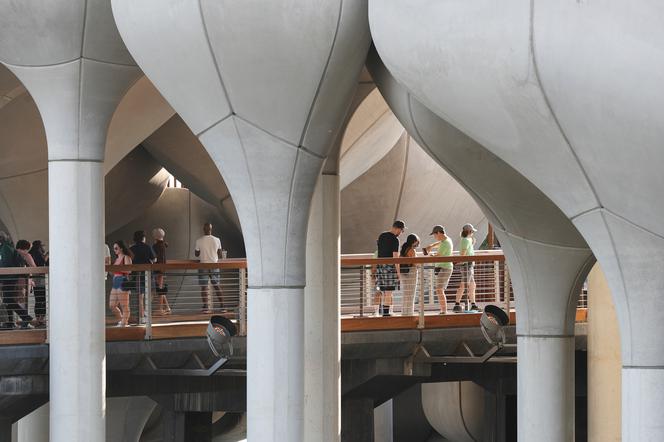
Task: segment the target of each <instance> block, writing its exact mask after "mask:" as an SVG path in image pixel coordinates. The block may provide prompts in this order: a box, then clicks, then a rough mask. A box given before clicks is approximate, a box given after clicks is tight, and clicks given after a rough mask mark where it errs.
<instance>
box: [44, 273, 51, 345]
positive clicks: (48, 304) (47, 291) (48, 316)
mask: <svg viewBox="0 0 664 442" xmlns="http://www.w3.org/2000/svg"><path fill="white" fill-rule="evenodd" d="M44 292H45V293H44V296H45V298H44V301H45V302H46V317H45V318H44V320H45V321H46V341H45V342H46V343H48V334H49V333H48V331H49V328H50V324H51V300H50V299H49V298H50V296H49V295H50V289H49V283H48V273H44Z"/></svg>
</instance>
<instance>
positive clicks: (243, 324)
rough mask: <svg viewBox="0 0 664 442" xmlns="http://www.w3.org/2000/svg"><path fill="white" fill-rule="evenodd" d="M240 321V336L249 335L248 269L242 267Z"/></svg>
mask: <svg viewBox="0 0 664 442" xmlns="http://www.w3.org/2000/svg"><path fill="white" fill-rule="evenodd" d="M238 307H239V312H238V316H239V318H238V323H239V326H240V336H246V335H247V269H240V305H239V306H238Z"/></svg>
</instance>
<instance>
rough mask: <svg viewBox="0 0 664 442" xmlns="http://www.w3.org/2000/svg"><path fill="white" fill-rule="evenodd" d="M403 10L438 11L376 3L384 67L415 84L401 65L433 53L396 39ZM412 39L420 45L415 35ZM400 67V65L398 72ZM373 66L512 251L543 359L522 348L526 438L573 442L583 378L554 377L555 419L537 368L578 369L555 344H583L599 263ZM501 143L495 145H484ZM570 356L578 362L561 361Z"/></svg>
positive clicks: (509, 172)
mask: <svg viewBox="0 0 664 442" xmlns="http://www.w3.org/2000/svg"><path fill="white" fill-rule="evenodd" d="M432 7H433V6H432ZM397 9H398V10H399V11H398V13H396V15H395V16H399V17H411V16H412V15H413V14H424V13H423V11H424V10H428V9H429V6H427V7H422V8H413V7H412V5H410V4H408V3H404V2H401V3H400V2H396V1H390V2H384V3H380V2H370V11H371V13H370V15H371V16H372V21H371V23H372V27H373V29H372V31H373V32H372V36H373V37H374V42H375V44H376V47H377V48H378V51H379V52H380V55H381V57H383V58H382V60H384V61H385V62H386V64H387V66H388V67H390V71H391V72H394V73H395V74H397V73H398V74H405V73H406V72H405V71H403V70H402V69H401V67H399V66H398V63H397V61H399V60H403V59H404V58H407V57H410V56H412V55H413V53H415V52H417V51H419V50H424V49H429V48H428V47H427V48H420V46H417V49H412V48H408V49H407V50H404V48H405V46H403V45H401V44H400V43H399V44H395V41H394V38H395V35H397V34H394V31H393V25H391V26H390V28H389V31H388V30H387V28H386V27H385V26H384V25H385V24H386V23H388V21H384V20H383V19H385V18H387V17H388V16H390V15H391V14H393V13H394V12H395V10H397ZM434 16H436V14H435V13H433V12H432V11H431V10H428V11H427V13H426V14H424V15H421V19H422V22H425V23H426V22H428V20H429V19H430V18H431V17H434ZM392 22H393V20H392ZM399 23H401V22H399ZM417 27H419V24H418V25H417ZM432 27H433V30H431V29H429V32H431V33H432V35H433V34H435V33H436V32H437V28H436V25H435V24H432ZM408 35H409V36H410V37H412V36H413V35H412V34H411V33H410V32H408ZM402 41H403V39H400V40H399V42H402ZM381 42H382V43H381ZM437 56H438V54H435V55H431V54H427V59H431V60H434V59H436V57H437ZM390 62H394V63H397V66H395V65H391V64H390ZM368 66H369V69H370V71H371V73H372V76H373V78H374V80H375V81H376V84H377V85H378V87H379V88H380V90H381V92H383V94H384V96H386V97H387V101H388V103H390V105H391V107H392V109H393V110H394V113H395V115H396V116H397V117H398V118H399V120H400V121H401V122H402V123H403V124H404V126H405V127H406V129H408V132H409V133H410V134H416V140H417V141H418V144H420V145H421V146H422V147H424V148H425V149H426V150H427V151H429V153H430V154H431V155H432V156H433V157H434V158H435V159H437V161H438V162H439V163H440V164H441V165H443V166H444V167H446V168H447V169H448V170H449V171H450V173H451V174H452V175H453V176H454V177H455V178H457V179H458V180H459V181H460V182H462V183H463V184H464V185H465V186H466V188H467V189H468V190H469V191H470V193H471V194H472V195H473V197H474V198H475V199H476V201H477V202H478V204H479V205H480V207H482V208H483V210H484V212H485V213H486V214H487V217H488V218H489V220H490V222H491V224H492V225H493V226H494V228H495V231H496V235H497V236H498V238H499V240H500V243H501V245H502V246H503V249H504V251H505V256H506V258H507V264H508V266H509V270H510V275H511V277H512V283H513V286H514V293H515V297H516V302H515V304H516V310H517V317H518V322H517V335H518V336H522V337H524V338H525V339H522V340H520V341H519V344H521V342H522V341H523V342H524V346H525V347H526V350H525V351H526V353H527V354H528V355H529V356H528V357H529V358H530V357H534V358H535V359H534V361H535V362H533V363H530V361H528V360H524V357H523V355H522V354H521V349H520V348H519V378H520V382H522V385H523V386H524V388H519V391H518V395H519V419H518V423H519V426H523V428H522V429H521V430H520V433H521V434H523V435H524V436H522V437H526V436H525V435H528V434H530V431H531V430H530V429H529V428H530V427H531V423H532V422H538V423H540V424H543V425H544V424H545V426H542V427H540V428H538V429H537V430H538V436H537V437H526V439H522V440H538V439H541V437H544V438H545V440H546V438H547V437H551V438H552V439H550V440H566V439H565V434H566V433H565V432H564V430H563V429H565V428H568V427H573V425H574V394H569V392H570V391H572V392H573V388H574V385H573V380H574V376H573V374H571V376H563V375H562V373H560V372H555V373H553V372H552V373H553V375H554V377H553V378H551V380H550V381H546V382H551V385H550V387H551V389H550V393H551V394H553V395H555V396H559V397H556V398H555V399H553V403H559V408H560V409H565V410H567V412H566V413H562V412H560V413H555V414H553V415H547V408H541V407H539V403H540V401H541V396H538V393H537V392H538V391H539V389H540V386H539V385H540V383H541V382H542V370H545V371H548V368H544V369H542V368H541V367H540V366H539V365H537V364H536V361H538V360H551V361H555V360H558V358H562V360H559V361H558V362H556V364H559V366H561V367H562V366H564V367H567V366H568V364H570V363H571V364H573V361H574V357H573V351H574V347H573V346H569V345H564V344H563V343H561V342H559V343H558V344H555V343H554V342H555V341H556V340H560V339H556V337H565V339H562V341H565V340H568V341H569V340H571V339H570V338H569V337H571V336H573V335H574V319H575V313H576V302H577V299H578V294H579V293H580V288H581V285H582V283H583V281H584V279H585V276H586V274H587V272H588V271H589V270H590V266H591V265H592V264H593V263H594V258H593V255H592V252H591V251H590V249H589V248H588V245H587V244H586V242H585V241H584V239H583V237H581V235H580V234H579V232H578V231H577V230H576V228H575V227H574V225H573V224H572V223H571V222H570V220H569V219H568V218H567V217H566V216H565V214H564V213H563V212H562V211H561V210H560V209H559V208H558V207H556V206H555V205H554V204H553V203H552V202H551V200H550V199H549V198H547V197H546V195H544V194H543V193H542V192H541V191H540V190H539V189H538V188H537V187H535V186H534V185H533V183H531V182H530V181H528V180H527V179H526V178H525V177H524V176H523V175H521V174H520V173H519V172H518V171H517V170H515V169H514V168H513V167H512V166H510V165H509V164H508V163H506V162H504V161H503V160H501V159H500V158H498V157H497V156H496V155H495V154H493V153H492V152H491V151H490V150H489V149H487V147H485V146H484V145H481V144H479V143H478V142H477V141H475V140H474V139H472V138H470V137H469V136H468V135H467V134H466V133H464V132H461V131H460V130H459V129H458V128H457V127H455V126H453V125H452V124H450V123H449V122H448V121H446V120H445V119H443V118H441V117H439V116H438V115H436V114H434V113H433V112H432V111H431V110H430V109H429V108H427V107H426V106H424V105H423V104H422V103H421V102H420V101H418V99H417V98H416V96H415V95H416V94H411V92H410V91H409V90H408V89H406V88H404V86H403V85H404V84H408V83H409V80H413V81H418V80H417V79H411V78H409V77H408V76H407V75H406V76H405V77H401V78H397V79H395V78H393V77H392V76H391V73H390V71H388V70H387V69H386V68H385V66H384V65H383V64H382V62H381V59H379V58H378V57H377V55H375V54H374V56H370V57H369V62H368ZM392 67H394V69H392ZM421 79H422V77H421V76H420V77H419V80H421ZM397 80H399V81H397ZM438 83H439V81H436V82H433V83H432V84H438ZM418 96H419V95H418ZM491 139H493V138H492V137H491V136H489V137H484V138H478V139H477V140H491ZM470 159H472V160H470ZM526 202H527V203H526ZM531 338H532V339H531ZM540 338H541V339H542V340H544V341H546V342H549V341H547V339H549V338H550V339H549V340H550V342H551V343H547V344H544V343H539V342H538V340H539V339H540ZM533 342H534V343H533ZM564 349H567V351H568V354H566V355H562V354H561V353H560V352H561V351H563V350H564ZM547 352H551V353H547ZM524 364H525V365H524ZM525 378H529V379H525ZM533 388H535V390H533ZM531 400H532V401H533V402H532V403H531V402H530V401H531ZM563 403H564V405H562V404H563ZM558 419H563V420H558ZM567 419H569V420H567ZM540 435H544V436H540Z"/></svg>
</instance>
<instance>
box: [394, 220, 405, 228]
mask: <svg viewBox="0 0 664 442" xmlns="http://www.w3.org/2000/svg"><path fill="white" fill-rule="evenodd" d="M392 227H395V228H397V229H401V230H405V229H406V224H404V222H403V221H401V220H399V219H398V220H396V221H394V222H393V223H392Z"/></svg>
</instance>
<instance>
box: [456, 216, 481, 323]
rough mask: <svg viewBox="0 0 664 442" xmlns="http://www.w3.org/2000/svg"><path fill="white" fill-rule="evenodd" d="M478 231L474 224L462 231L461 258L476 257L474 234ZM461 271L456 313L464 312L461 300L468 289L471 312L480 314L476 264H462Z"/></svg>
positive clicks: (467, 225) (467, 262) (468, 225)
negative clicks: (477, 300)
mask: <svg viewBox="0 0 664 442" xmlns="http://www.w3.org/2000/svg"><path fill="white" fill-rule="evenodd" d="M475 232H477V229H475V227H473V225H472V224H466V225H464V226H463V228H462V229H461V243H460V245H459V255H461V256H474V255H475V238H474V236H473V234H474V233H475ZM459 267H460V269H461V283H459V288H458V289H457V292H456V298H455V300H454V312H455V313H459V312H461V311H463V309H462V308H461V299H462V298H463V295H464V291H465V289H466V287H468V299H469V300H470V311H472V312H479V311H480V308H479V307H478V306H477V304H475V287H476V284H475V263H474V262H473V261H466V262H462V263H461V265H460V266H459Z"/></svg>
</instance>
